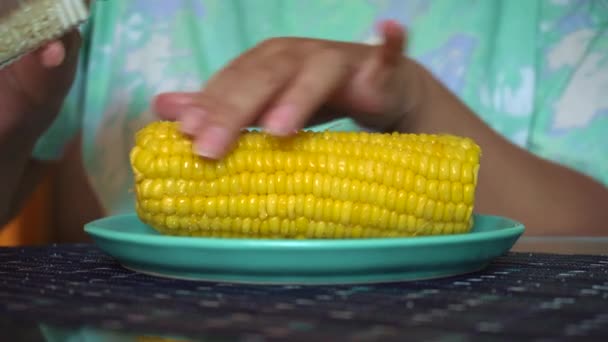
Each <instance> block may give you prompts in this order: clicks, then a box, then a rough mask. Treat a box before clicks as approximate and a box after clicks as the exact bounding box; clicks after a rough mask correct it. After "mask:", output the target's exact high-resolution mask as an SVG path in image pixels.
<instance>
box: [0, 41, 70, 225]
mask: <svg viewBox="0 0 608 342" xmlns="http://www.w3.org/2000/svg"><path fill="white" fill-rule="evenodd" d="M79 45H80V37H79V34H78V33H77V32H72V33H70V34H68V35H66V36H65V37H64V38H63V39H62V41H57V42H53V43H50V44H48V45H47V46H46V47H43V48H41V49H40V50H39V51H36V52H34V53H32V54H30V55H28V56H25V57H24V58H22V59H21V60H19V61H18V62H16V63H14V64H13V65H10V66H9V67H7V68H5V69H2V70H0V165H2V168H0V180H1V182H2V183H1V184H2V189H3V191H2V192H0V223H2V224H5V223H6V222H8V221H9V220H10V219H12V217H13V216H14V215H15V214H16V213H17V212H18V211H19V209H20V207H21V205H22V203H23V200H24V199H25V198H27V197H28V196H29V194H30V193H31V191H32V190H33V189H34V188H35V186H36V184H37V183H38V181H39V179H40V176H41V175H42V174H43V173H44V172H45V168H46V164H45V163H43V162H39V161H35V160H33V159H32V158H31V155H32V150H33V148H34V145H35V143H36V141H37V140H38V138H39V137H40V135H41V134H43V133H44V131H45V130H46V129H47V128H48V127H49V125H50V124H51V123H52V122H53V119H54V118H55V117H56V115H57V113H58V112H59V110H60V108H61V106H62V103H63V99H64V97H65V96H66V94H67V92H68V90H69V89H70V86H71V84H72V81H73V78H74V75H75V70H76V64H77V63H76V62H77V59H78V49H79Z"/></svg>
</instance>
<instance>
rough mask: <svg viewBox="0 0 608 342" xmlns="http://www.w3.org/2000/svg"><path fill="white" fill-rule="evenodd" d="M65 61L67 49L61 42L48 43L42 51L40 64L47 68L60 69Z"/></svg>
mask: <svg viewBox="0 0 608 342" xmlns="http://www.w3.org/2000/svg"><path fill="white" fill-rule="evenodd" d="M64 59H65V47H64V46H63V43H62V42H60V41H53V42H51V43H48V44H47V45H46V46H44V47H43V48H42V49H41V50H40V63H41V64H42V66H44V67H46V68H54V67H58V66H59V65H61V63H63V61H64Z"/></svg>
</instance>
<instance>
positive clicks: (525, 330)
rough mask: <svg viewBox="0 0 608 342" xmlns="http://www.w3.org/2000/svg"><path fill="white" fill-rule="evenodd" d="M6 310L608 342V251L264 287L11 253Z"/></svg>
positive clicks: (285, 331)
mask: <svg viewBox="0 0 608 342" xmlns="http://www.w3.org/2000/svg"><path fill="white" fill-rule="evenodd" d="M0 316H1V317H2V318H0V331H1V332H2V333H1V334H0V340H4V339H2V336H4V337H5V338H6V340H9V339H10V340H14V339H17V340H19V339H22V340H57V341H61V340H68V338H69V337H74V336H88V337H89V338H90V337H91V336H95V338H97V340H104V338H105V340H116V341H120V340H137V339H138V338H139V337H140V336H142V335H146V336H165V337H167V336H173V337H184V338H191V339H193V340H205V339H206V340H213V341H215V340H227V341H263V340H273V339H285V340H290V341H292V340H307V341H311V340H312V341H342V340H348V339H351V340H362V341H366V340H381V341H391V340H415V341H423V340H424V341H427V340H432V341H462V340H470V339H480V340H484V341H522V340H537V341H553V340H577V341H594V340H597V341H608V256H589V255H570V256H568V255H552V254H527V253H510V254H508V255H505V256H503V257H500V258H498V259H496V260H495V261H494V262H493V263H492V264H491V265H490V266H489V267H488V268H486V269H485V270H483V271H481V272H477V273H473V274H469V275H465V276H457V277H451V278H445V279H438V280H428V281H416V282H405V283H392V284H379V285H365V286H263V285H236V284H227V283H206V282H193V281H180V280H172V279H165V278H155V277H151V276H147V275H142V274H137V273H133V272H131V271H129V270H125V269H123V268H122V267H120V265H119V264H118V263H117V262H116V261H115V260H114V259H112V258H111V257H109V256H107V255H106V254H104V253H103V252H101V251H100V250H99V249H97V248H96V247H95V246H91V245H59V246H48V247H30V248H4V249H0ZM108 336H110V337H108ZM75 340H78V339H75ZM80 340H87V339H85V338H82V339H80ZM89 340H93V339H89Z"/></svg>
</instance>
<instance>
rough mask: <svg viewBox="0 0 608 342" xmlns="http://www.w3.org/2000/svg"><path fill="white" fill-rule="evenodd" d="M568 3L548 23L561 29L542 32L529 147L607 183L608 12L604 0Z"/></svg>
mask: <svg viewBox="0 0 608 342" xmlns="http://www.w3.org/2000/svg"><path fill="white" fill-rule="evenodd" d="M564 8H566V9H567V10H562V11H561V13H559V15H557V16H555V20H553V21H547V22H546V23H545V25H551V24H552V23H556V24H555V25H553V26H554V27H556V29H555V30H553V29H549V30H546V32H543V34H544V35H545V36H546V37H547V39H544V40H543V41H545V42H546V43H545V44H544V46H541V51H542V52H543V54H542V55H541V56H540V57H541V58H542V59H541V63H540V64H541V65H542V66H543V67H542V69H541V71H542V72H541V73H540V74H539V79H538V92H537V104H536V108H537V111H536V115H535V121H534V125H533V127H532V132H531V133H532V134H531V137H530V150H531V151H532V152H534V153H536V154H538V155H540V156H541V157H544V158H547V159H551V160H554V161H556V162H559V163H561V164H564V165H566V166H568V167H571V168H573V169H575V170H578V171H579V172H582V173H585V174H587V175H588V176H590V177H592V178H595V179H596V180H598V181H600V182H602V183H604V184H606V185H608V158H606V155H607V153H608V134H607V133H608V97H607V96H606V94H607V93H606V90H607V89H608V76H607V75H608V14H607V13H608V12H607V11H605V10H603V11H602V8H601V3H600V2H597V3H596V2H589V3H585V4H584V6H570V7H567V6H565V7H564ZM580 18H583V19H585V20H583V19H580ZM579 22H580V23H581V24H580V25H578V26H573V25H563V23H579ZM560 25H561V26H560ZM553 26H552V27H553ZM559 29H563V30H565V31H566V32H562V33H560V34H559V35H557V34H556V33H554V31H557V30H559ZM552 35H555V37H554V39H549V38H551V37H552Z"/></svg>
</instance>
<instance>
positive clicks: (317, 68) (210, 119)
mask: <svg viewBox="0 0 608 342" xmlns="http://www.w3.org/2000/svg"><path fill="white" fill-rule="evenodd" d="M380 31H381V33H382V35H383V38H384V42H383V44H382V45H378V46H372V45H364V44H347V43H341V42H334V41H324V40H312V39H299V38H278V39H271V40H268V41H265V42H263V43H262V44H260V45H258V46H256V47H254V48H253V49H251V50H249V51H247V52H245V53H244V54H242V55H241V56H239V57H238V58H236V59H235V60H234V61H232V62H231V63H230V64H229V65H228V66H226V67H225V68H224V69H222V70H221V71H220V72H218V73H217V74H215V75H214V76H213V77H212V78H211V79H210V80H209V82H208V83H207V84H206V85H205V87H204V88H203V89H202V91H200V92H196V93H170V94H162V95H160V96H158V97H157V99H156V103H155V107H156V111H157V113H158V114H159V115H160V116H161V117H162V118H163V119H168V120H179V121H180V122H181V127H182V130H183V131H184V132H185V133H187V134H189V135H192V136H193V138H194V140H195V146H196V147H195V148H196V149H197V152H198V153H199V154H201V155H202V156H204V157H208V158H220V157H222V156H223V155H224V154H225V153H226V152H227V151H228V150H229V149H230V147H231V145H232V143H233V142H234V141H235V140H236V138H237V136H238V134H239V132H240V130H241V129H242V128H244V127H247V126H251V125H261V126H262V127H263V128H264V129H265V130H267V131H269V132H271V133H273V134H277V135H288V134H290V133H292V132H293V131H295V130H297V129H301V128H303V127H305V126H306V125H307V124H309V123H310V122H311V120H313V119H314V120H315V121H316V120H318V119H321V120H326V119H328V116H327V113H328V111H327V110H325V111H324V110H322V109H330V110H331V112H332V113H334V114H336V113H337V114H339V115H343V116H347V115H349V116H351V117H353V118H354V119H355V120H357V121H359V122H360V123H362V124H364V125H367V126H369V127H373V128H376V129H382V130H389V129H395V128H396V127H397V126H398V125H399V123H400V121H402V120H403V118H404V115H405V113H406V112H408V111H409V110H410V109H411V108H412V106H414V105H415V102H416V101H417V100H416V99H417V98H418V95H417V93H418V92H419V88H418V87H417V82H418V79H417V77H416V73H415V69H416V65H415V64H414V62H412V61H411V60H409V59H406V58H404V57H403V55H402V51H403V48H404V44H405V33H404V31H403V29H402V28H401V27H400V26H399V25H398V24H396V23H393V22H384V23H382V25H381V26H380ZM323 112H325V114H322V113H323ZM313 116H315V117H314V118H313ZM334 116H335V115H334Z"/></svg>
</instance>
